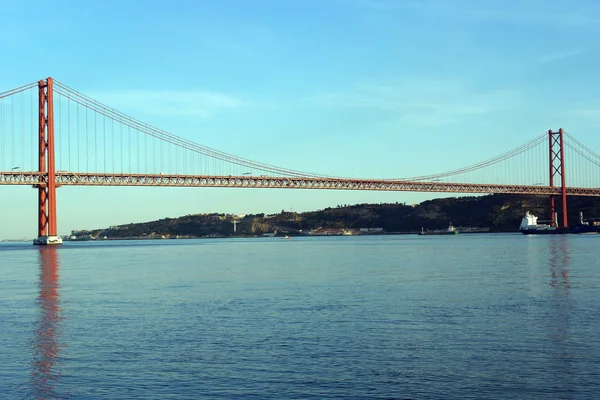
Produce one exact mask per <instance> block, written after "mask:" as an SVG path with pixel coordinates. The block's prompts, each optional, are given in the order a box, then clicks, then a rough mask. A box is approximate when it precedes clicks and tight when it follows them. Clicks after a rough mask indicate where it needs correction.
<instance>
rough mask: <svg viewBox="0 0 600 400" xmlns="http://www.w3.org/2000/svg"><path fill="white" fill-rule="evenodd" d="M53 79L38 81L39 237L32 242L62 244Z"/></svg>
mask: <svg viewBox="0 0 600 400" xmlns="http://www.w3.org/2000/svg"><path fill="white" fill-rule="evenodd" d="M53 91H54V88H53V81H52V78H48V79H46V80H45V81H44V80H41V81H39V82H38V99H39V118H38V129H39V135H38V143H39V154H38V156H39V164H38V167H39V172H40V174H41V180H42V183H41V184H39V185H38V187H37V189H38V237H37V239H35V240H34V241H33V244H38V245H54V244H61V243H62V239H61V238H60V237H59V236H58V232H57V228H56V175H55V163H54V96H53Z"/></svg>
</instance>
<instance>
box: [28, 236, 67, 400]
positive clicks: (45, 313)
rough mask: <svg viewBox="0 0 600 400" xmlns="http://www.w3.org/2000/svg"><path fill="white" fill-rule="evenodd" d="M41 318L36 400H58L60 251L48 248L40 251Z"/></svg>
mask: <svg viewBox="0 0 600 400" xmlns="http://www.w3.org/2000/svg"><path fill="white" fill-rule="evenodd" d="M39 261H40V276H39V295H38V298H37V300H38V301H37V303H38V305H39V310H40V316H39V320H38V321H37V326H36V329H35V331H34V338H33V339H34V342H33V361H32V371H31V382H32V386H33V391H34V394H35V398H36V399H46V398H54V397H55V396H54V385H55V384H56V381H57V378H58V377H59V376H60V370H59V369H58V362H57V360H58V357H59V351H60V348H61V345H60V340H59V339H60V325H61V320H62V317H61V312H60V304H59V291H58V288H59V284H58V278H59V265H60V262H59V257H58V249H56V248H54V247H51V246H47V247H41V248H40V249H39Z"/></svg>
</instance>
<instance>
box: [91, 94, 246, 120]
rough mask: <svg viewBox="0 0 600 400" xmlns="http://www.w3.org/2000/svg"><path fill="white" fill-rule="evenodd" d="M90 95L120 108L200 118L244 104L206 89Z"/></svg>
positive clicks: (234, 98)
mask: <svg viewBox="0 0 600 400" xmlns="http://www.w3.org/2000/svg"><path fill="white" fill-rule="evenodd" d="M89 96H90V97H92V98H94V99H96V100H98V101H100V102H102V103H104V104H106V105H107V106H109V107H112V108H115V109H118V110H120V111H124V110H128V111H130V112H131V111H134V112H136V113H145V114H153V115H168V116H174V115H176V116H196V117H201V118H206V117H209V116H211V115H213V114H215V113H217V112H219V111H221V110H227V109H234V108H239V107H242V106H243V105H244V104H245V103H244V101H242V100H241V99H240V98H238V97H236V96H233V95H230V94H226V93H219V92H211V91H203V90H191V91H189V90H185V91H184V90H182V91H173V90H159V91H156V90H125V91H110V92H97V93H92V94H90V95H89Z"/></svg>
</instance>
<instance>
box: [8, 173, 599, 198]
mask: <svg viewBox="0 0 600 400" xmlns="http://www.w3.org/2000/svg"><path fill="white" fill-rule="evenodd" d="M45 180H46V177H45V175H44V174H42V173H39V172H0V185H34V186H35V185H45ZM56 182H57V185H58V186H157V187H160V186H165V187H169V186H170V187H232V188H269V189H276V188H279V189H329V190H374V191H405V192H437V193H482V194H492V193H504V194H540V195H551V194H552V195H559V194H560V187H550V186H538V185H536V186H525V185H501V184H474V183H451V182H416V181H398V180H385V179H339V178H306V177H271V176H260V177H253V176H207V175H164V174H112V173H83V172H58V173H56ZM567 194H568V195H577V196H600V188H581V187H570V188H567Z"/></svg>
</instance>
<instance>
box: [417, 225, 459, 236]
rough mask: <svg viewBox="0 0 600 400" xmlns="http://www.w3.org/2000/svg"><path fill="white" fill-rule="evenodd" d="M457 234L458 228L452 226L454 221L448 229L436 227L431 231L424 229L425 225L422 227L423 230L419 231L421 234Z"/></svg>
mask: <svg viewBox="0 0 600 400" xmlns="http://www.w3.org/2000/svg"><path fill="white" fill-rule="evenodd" d="M457 234H458V229H456V228H455V227H453V226H452V222H450V225H449V226H448V228H446V229H436V230H433V231H429V230H425V229H423V227H421V232H419V235H457Z"/></svg>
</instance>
